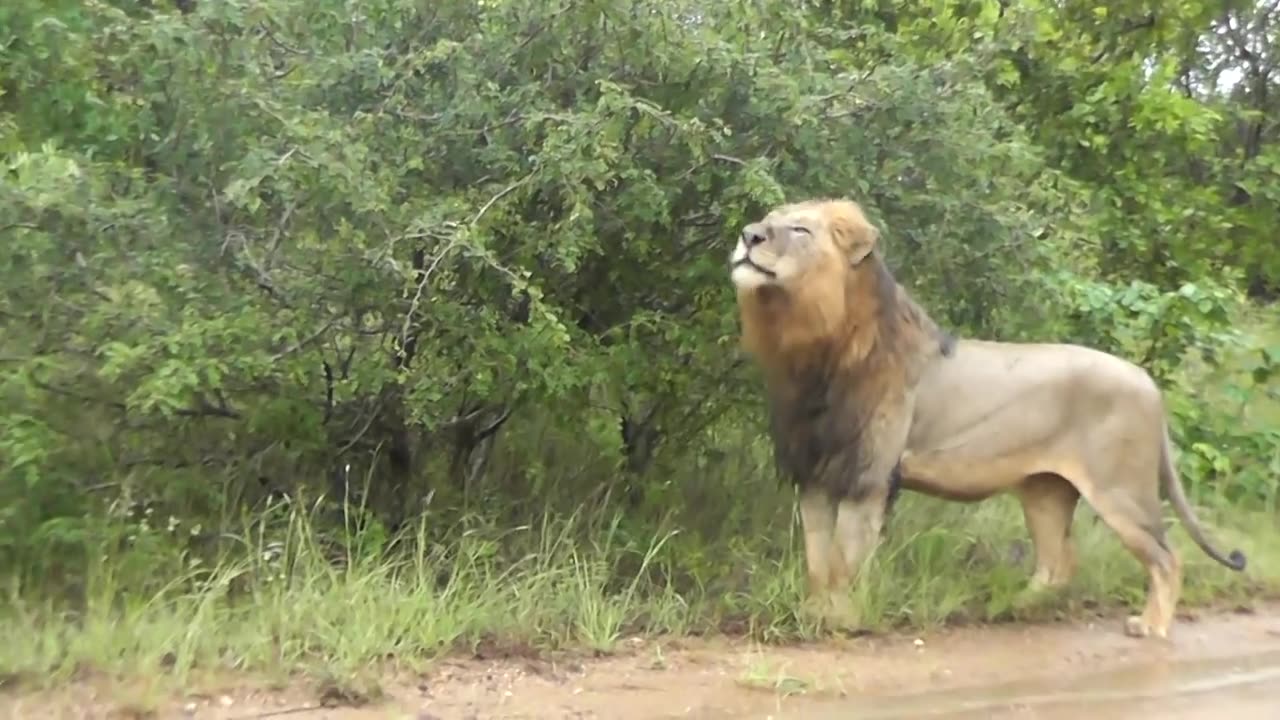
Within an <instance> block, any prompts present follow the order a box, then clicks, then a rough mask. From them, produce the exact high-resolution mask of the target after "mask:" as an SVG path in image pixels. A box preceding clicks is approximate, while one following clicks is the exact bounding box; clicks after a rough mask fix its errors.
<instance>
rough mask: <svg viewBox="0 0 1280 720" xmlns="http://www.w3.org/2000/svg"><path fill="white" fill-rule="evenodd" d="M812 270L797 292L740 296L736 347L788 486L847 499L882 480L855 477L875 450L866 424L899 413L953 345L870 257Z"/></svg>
mask: <svg viewBox="0 0 1280 720" xmlns="http://www.w3.org/2000/svg"><path fill="white" fill-rule="evenodd" d="M821 272H822V271H821V270H819V271H815V277H814V278H813V282H811V283H807V284H806V285H805V286H804V287H805V288H806V291H805V292H804V293H803V294H797V293H790V292H788V291H787V290H783V289H781V288H776V287H771V288H764V289H762V291H757V292H755V293H752V294H749V295H747V296H745V297H743V298H742V300H741V301H742V303H743V306H742V312H743V323H744V328H743V329H744V340H745V341H746V342H747V344H748V349H750V350H751V351H752V352H753V353H754V354H756V356H757V357H758V359H759V360H760V362H761V364H762V365H763V366H764V369H765V373H766V376H767V385H768V395H769V410H770V429H771V435H772V437H773V442H774V448H775V457H776V458H777V462H778V464H779V469H780V470H781V471H782V473H783V474H784V476H786V477H787V478H788V479H789V480H790V481H791V482H794V483H797V484H800V485H802V486H807V485H809V484H811V483H815V484H820V485H822V486H823V487H824V488H825V489H826V490H827V492H829V493H830V494H831V495H832V496H833V497H836V498H844V497H849V498H850V499H855V500H856V499H860V498H862V497H864V496H865V495H866V494H867V493H868V492H869V491H870V490H871V487H872V486H871V485H869V484H868V483H885V482H891V478H865V475H866V473H867V470H868V468H869V466H870V464H871V462H872V461H873V459H874V458H875V457H877V456H878V455H879V454H880V453H881V452H883V451H884V449H883V448H881V444H882V441H881V439H880V438H877V437H875V434H876V432H875V431H876V430H877V429H878V424H877V423H876V422H874V419H876V418H878V417H880V416H882V415H884V414H885V413H894V412H900V411H901V410H902V409H903V408H902V406H903V405H904V404H905V403H906V401H907V397H906V390H907V388H908V387H909V386H911V385H914V383H915V382H916V379H917V378H918V377H919V374H920V372H921V371H922V370H923V368H924V366H925V364H926V363H927V362H929V361H930V360H932V359H933V358H935V357H937V356H938V355H941V356H950V355H951V353H952V351H953V349H954V346H955V340H954V338H952V336H951V335H949V334H948V333H946V332H944V331H943V330H941V329H940V328H939V327H938V326H937V325H936V324H935V323H934V322H933V320H932V319H931V318H930V317H929V316H928V314H927V313H926V312H925V311H924V310H923V309H922V308H921V307H920V306H919V305H917V304H916V302H915V301H914V300H913V299H912V298H911V297H910V295H909V294H908V293H907V292H906V290H905V289H904V288H902V287H901V286H900V285H899V284H898V283H897V282H896V281H895V280H894V278H893V276H892V274H891V273H890V272H889V269H888V267H886V266H885V264H884V262H883V261H882V260H881V258H880V257H879V254H878V253H877V252H872V253H871V254H869V255H868V256H867V257H866V258H864V259H863V261H862V262H861V263H859V264H858V265H857V266H853V267H848V266H846V267H843V268H838V269H836V272H835V273H831V272H829V271H828V272H826V273H824V274H822V275H819V273H821ZM895 406H896V407H895ZM890 489H892V488H890ZM894 494H896V493H894Z"/></svg>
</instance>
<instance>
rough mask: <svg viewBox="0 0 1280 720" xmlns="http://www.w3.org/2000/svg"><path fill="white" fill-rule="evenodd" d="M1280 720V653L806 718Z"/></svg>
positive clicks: (966, 692) (890, 700)
mask: <svg viewBox="0 0 1280 720" xmlns="http://www.w3.org/2000/svg"><path fill="white" fill-rule="evenodd" d="M1146 713H1155V714H1156V716H1158V717H1162V718H1170V717H1176V718H1206V719H1207V718H1218V717H1223V718H1225V717H1227V716H1228V715H1230V716H1234V717H1237V718H1242V717H1243V718H1254V717H1257V718H1263V717H1266V718H1276V717H1280V650H1277V651H1273V652H1266V653H1259V654H1255V655H1250V656H1244V657H1236V658H1231V659H1217V660H1198V661H1195V660H1191V661H1178V662H1167V663H1152V664H1146V665H1140V666H1130V667H1125V668H1117V669H1112V670H1109V671H1105V672H1095V673H1079V674H1070V675H1064V676H1061V677H1059V678H1038V679H1036V680H1034V681H1031V680H1022V681H1018V682H1010V683H1004V684H1000V685H993V686H987V687H981V688H966V689H963V690H948V691H940V692H931V693H919V694H912V695H906V696H897V697H884V698H870V697H869V698H866V699H865V700H862V701H857V700H854V701H850V700H846V701H843V702H840V703H831V706H830V707H829V708H828V707H823V706H822V705H821V704H820V705H817V706H815V707H810V708H805V711H804V713H803V714H804V717H806V718H815V719H818V718H821V719H824V720H825V719H826V718H832V719H834V718H842V719H847V720H896V719H898V718H978V717H984V718H992V717H996V718H1002V717H1010V718H1012V717H1018V718H1045V719H1048V718H1054V719H1055V720H1056V719H1058V718H1061V719H1062V720H1067V719H1072V720H1074V719H1075V718H1078V717H1080V716H1081V715H1085V714H1087V715H1088V716H1089V718H1090V719H1091V720H1110V719H1111V718H1117V719H1118V718H1128V717H1140V716H1144V715H1145V714H1146Z"/></svg>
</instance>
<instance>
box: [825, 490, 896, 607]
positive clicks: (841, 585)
mask: <svg viewBox="0 0 1280 720" xmlns="http://www.w3.org/2000/svg"><path fill="white" fill-rule="evenodd" d="M888 496H889V487H888V485H887V484H883V485H876V486H873V487H872V488H869V492H866V493H865V494H863V495H860V496H859V497H858V498H857V499H854V498H846V499H844V500H841V501H840V502H839V504H838V506H837V509H836V527H835V553H834V556H835V557H834V558H833V560H834V562H833V565H834V566H835V572H834V573H833V578H834V579H833V583H832V586H833V587H832V591H831V594H832V597H833V598H835V601H834V602H835V607H834V610H835V614H836V615H837V616H839V617H840V618H841V620H842V621H843V622H844V623H846V624H853V623H855V622H856V618H854V617H853V607H852V605H851V603H850V601H849V591H850V589H851V588H852V587H853V585H854V584H855V583H856V582H857V581H858V578H859V577H860V576H861V575H862V571H863V569H864V568H865V567H866V565H867V563H868V561H870V559H871V557H872V555H874V554H875V550H876V547H877V546H878V545H879V543H880V530H881V528H882V526H883V525H884V512H885V503H886V501H887V500H888Z"/></svg>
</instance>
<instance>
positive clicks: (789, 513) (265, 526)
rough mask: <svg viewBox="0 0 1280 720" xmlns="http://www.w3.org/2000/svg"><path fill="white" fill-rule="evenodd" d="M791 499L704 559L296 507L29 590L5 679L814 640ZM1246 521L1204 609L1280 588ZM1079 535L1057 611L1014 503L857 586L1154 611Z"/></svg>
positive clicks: (1090, 524) (951, 508) (872, 611)
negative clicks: (203, 558) (196, 560)
mask: <svg viewBox="0 0 1280 720" xmlns="http://www.w3.org/2000/svg"><path fill="white" fill-rule="evenodd" d="M786 498H787V495H786V494H783V493H781V492H780V493H779V496H778V501H779V506H780V511H779V517H780V518H781V520H780V522H779V523H778V525H777V526H776V527H775V528H774V529H773V530H771V531H769V532H760V533H758V534H755V535H749V536H747V535H742V536H737V537H725V538H721V539H719V540H715V541H712V542H711V543H710V544H708V543H707V541H706V540H705V539H704V538H695V539H694V540H693V545H690V544H689V543H688V542H687V539H688V538H689V535H688V534H685V533H682V532H681V529H680V528H678V527H674V526H668V527H666V528H664V529H661V530H659V531H658V532H655V533H651V534H649V535H647V536H640V535H637V534H634V533H631V532H629V531H628V530H626V529H625V524H624V523H623V522H622V520H623V518H622V517H621V516H613V517H610V518H609V519H608V520H607V521H606V520H602V519H600V518H595V519H592V518H591V517H587V516H584V515H568V516H555V515H553V514H546V515H545V516H544V517H543V519H542V521H541V522H540V523H539V524H537V525H533V526H523V527H514V528H500V527H495V526H492V525H486V524H484V523H481V522H479V521H477V520H475V519H470V520H467V521H464V522H462V523H461V525H460V526H459V527H456V528H449V529H448V530H449V531H448V532H444V533H437V532H433V531H432V528H431V527H430V524H431V522H432V518H431V517H430V516H423V517H422V518H421V519H420V520H419V522H418V523H417V524H416V525H415V526H414V527H413V528H411V529H409V530H407V531H405V532H404V533H402V534H401V535H400V536H399V537H396V538H392V539H391V540H392V542H390V543H387V544H386V545H385V546H382V547H376V548H374V547H368V546H367V544H366V542H365V540H364V539H363V537H364V534H363V533H358V532H351V533H348V534H347V535H345V536H344V537H342V538H341V539H340V540H339V541H337V542H334V541H331V540H329V539H327V538H326V537H325V535H324V534H322V533H320V532H318V531H317V530H316V525H315V519H314V513H313V512H310V511H308V510H306V509H305V508H302V507H299V506H298V505H296V504H294V505H291V506H286V507H283V508H277V509H276V510H275V511H274V513H275V518H274V519H273V520H272V521H271V522H257V523H255V525H254V526H253V527H252V528H251V529H249V530H247V531H246V532H245V533H244V534H243V535H242V536H241V537H240V541H241V542H240V546H241V549H240V550H239V551H236V552H232V551H228V552H225V553H224V554H223V556H222V557H221V558H220V559H219V560H218V561H217V562H216V563H215V564H213V566H212V567H209V568H204V567H202V566H201V565H200V564H193V563H192V562H191V560H190V559H189V558H175V557H166V556H165V555H164V553H165V552H166V550H165V549H164V548H165V545H163V544H157V543H150V544H143V543H134V544H133V545H131V546H130V549H127V550H124V551H123V552H121V553H118V554H111V555H103V556H102V557H101V559H100V562H98V563H96V564H95V565H94V566H93V567H92V571H91V572H90V573H89V575H88V578H87V584H86V587H85V588H84V592H83V596H82V601H81V602H79V603H77V604H76V605H77V606H75V607H73V606H71V605H69V604H66V603H62V602H58V601H54V600H51V599H49V597H48V596H47V595H45V594H43V593H42V592H41V591H40V589H39V588H27V587H22V586H19V585H17V584H16V583H15V584H13V585H12V586H11V587H9V588H8V592H7V594H8V597H7V598H6V600H7V601H8V602H6V603H5V604H4V609H3V610H0V623H3V626H4V627H5V628H6V633H5V635H6V637H5V642H4V643H2V644H0V672H3V673H5V674H9V675H11V676H12V675H14V674H16V675H17V676H19V677H23V678H26V679H29V680H32V681H35V682H38V683H48V684H56V683H59V682H62V681H65V680H67V679H69V678H71V677H73V676H74V675H76V674H77V673H78V672H80V671H83V670H86V669H88V670H94V671H98V672H107V673H112V674H116V675H124V676H137V675H148V674H155V673H157V672H161V671H163V672H164V673H167V674H168V675H170V676H171V677H172V678H173V679H174V680H175V681H177V682H179V683H182V682H184V681H185V680H186V679H188V678H189V677H190V674H191V673H192V672H201V671H215V672H217V671H224V670H239V671H254V672H258V673H262V672H267V673H281V672H293V671H304V672H309V673H325V674H328V673H350V672H354V671H356V670H358V669H359V668H361V667H364V666H367V665H369V664H370V663H392V664H395V665H399V666H403V667H409V668H417V667H420V666H421V665H422V664H424V663H429V662H430V661H431V660H433V659H434V658H437V657H438V656H439V655H440V654H442V653H445V652H449V651H451V650H456V649H474V648H476V647H477V646H478V645H481V644H483V645H486V646H489V647H490V648H492V649H498V650H502V649H505V650H507V651H515V652H526V651H536V650H539V649H550V648H564V647H571V646H572V647H587V648H591V649H594V650H596V651H600V652H609V651H610V650H611V649H612V648H613V647H614V645H615V644H616V643H617V642H618V641H619V640H620V639H621V638H623V637H624V636H626V635H627V634H630V633H678V634H686V633H698V632H708V631H717V630H725V629H728V630H732V631H737V630H741V631H742V632H746V633H750V634H751V635H753V636H755V637H757V638H759V639H761V640H764V641H776V640H785V639H794V638H806V637H813V636H814V635H815V633H816V632H817V629H816V628H815V627H813V626H812V625H810V624H809V623H808V622H807V621H806V620H805V619H804V618H802V617H799V616H798V615H797V614H796V610H797V608H799V606H800V600H801V596H802V592H803V585H802V583H803V573H802V570H801V567H800V562H801V553H800V545H799V542H800V541H799V537H798V533H797V532H796V528H797V522H798V521H797V518H796V513H795V508H794V505H793V504H790V503H788V501H787V499H786ZM349 510H350V511H351V512H352V513H353V514H354V512H355V510H354V509H349ZM1214 515H1215V514H1213V513H1206V517H1213V516H1214ZM1230 515H1231V519H1230V522H1229V523H1227V524H1226V526H1225V527H1216V528H1215V531H1216V533H1217V535H1218V536H1220V537H1221V538H1222V542H1223V543H1225V544H1229V545H1233V546H1235V545H1238V546H1240V547H1242V548H1243V549H1244V550H1245V551H1246V552H1247V553H1248V554H1249V556H1250V561H1251V564H1250V571H1249V573H1248V576H1242V575H1239V574H1236V573H1232V572H1230V571H1228V570H1226V569H1224V568H1221V567H1220V566H1217V565H1215V564H1213V563H1212V562H1211V561H1209V560H1208V559H1207V558H1205V557H1204V555H1203V554H1201V553H1200V552H1199V551H1198V550H1196V549H1195V548H1194V547H1193V546H1191V545H1190V542H1189V540H1187V538H1186V535H1185V533H1182V532H1180V531H1175V532H1174V533H1173V538H1174V540H1175V542H1176V544H1177V545H1178V547H1179V548H1180V550H1181V551H1182V553H1183V556H1184V558H1185V559H1186V561H1187V563H1186V576H1187V583H1186V590H1185V595H1184V602H1185V603H1187V604H1195V603H1200V602H1205V601H1208V600H1211V599H1221V598H1228V599H1245V598H1247V597H1250V596H1253V595H1254V594H1255V593H1257V592H1258V591H1260V590H1265V591H1271V590H1274V589H1277V588H1280V528H1278V527H1277V524H1276V521H1275V516H1274V514H1273V513H1272V512H1263V511H1258V512H1256V513H1242V512H1239V511H1232V512H1231V513H1230ZM259 520H261V519H259ZM1075 528H1076V532H1075V537H1076V539H1077V542H1078V548H1079V553H1080V559H1081V562H1080V572H1079V574H1078V576H1077V577H1076V579H1075V582H1074V583H1073V584H1072V585H1071V586H1070V587H1069V588H1068V589H1067V590H1066V591H1065V592H1064V593H1062V594H1061V595H1060V596H1058V597H1057V598H1055V599H1052V600H1051V601H1049V602H1048V603H1046V604H1045V605H1041V606H1037V607H1031V608H1023V609H1016V604H1015V602H1014V600H1015V596H1016V595H1017V593H1018V592H1019V591H1020V590H1021V589H1022V588H1023V586H1024V584H1025V582H1026V579H1027V574H1028V572H1029V570H1030V563H1031V557H1030V556H1031V554H1032V553H1031V551H1030V546H1029V544H1028V542H1027V540H1026V531H1025V529H1024V527H1023V525H1022V518H1021V514H1020V511H1019V510H1018V507H1017V505H1016V503H1015V502H1013V501H1012V500H1011V499H1008V498H1005V499H996V500H993V501H989V502H987V503H983V504H980V505H969V506H964V505H956V504H950V503H945V502H941V501H936V500H932V499H928V498H923V497H919V496H906V497H904V499H903V501H902V503H901V505H900V506H899V508H898V511H897V512H896V513H895V515H894V518H893V519H892V521H891V525H890V528H889V532H888V533H887V537H886V539H885V541H884V543H883V544H882V546H881V547H880V549H879V551H878V553H877V555H876V559H875V561H874V562H873V563H872V565H871V566H870V567H869V569H868V572H867V574H866V575H865V576H864V579H863V582H862V583H861V584H860V585H859V587H858V589H857V591H856V599H857V602H858V606H859V607H860V608H861V610H862V620H863V623H864V624H865V626H866V627H867V628H868V629H880V630H883V629H886V628H889V627H891V626H909V627H928V626H932V625H936V624H938V623H941V622H944V621H957V620H961V621H962V620H999V619H1010V618H1018V617H1040V618H1043V617H1049V616H1050V615H1051V614H1052V613H1053V612H1054V611H1055V610H1065V609H1076V610H1078V609H1079V608H1081V607H1083V606H1092V605H1097V606H1104V607H1105V606H1115V605H1117V604H1119V603H1133V604H1135V605H1136V604H1138V603H1140V602H1141V600H1142V597H1143V593H1144V592H1145V576H1144V574H1143V572H1142V570H1141V568H1140V566H1139V565H1138V564H1137V562H1136V561H1135V560H1134V559H1133V558H1132V557H1131V556H1130V555H1129V554H1128V553H1127V552H1126V551H1125V550H1124V549H1123V548H1122V547H1121V546H1120V545H1119V543H1118V542H1117V541H1116V540H1115V539H1114V536H1113V535H1112V534H1111V533H1110V531H1109V530H1107V529H1106V528H1105V526H1103V525H1102V524H1100V523H1097V522H1095V521H1094V520H1093V518H1092V517H1091V512H1090V511H1089V510H1088V509H1087V508H1086V507H1084V506H1082V508H1081V511H1080V513H1079V515H1078V516H1077V521H1076V525H1075ZM436 537H451V538H453V540H452V541H450V542H447V543H441V542H439V541H437V540H435V539H434V538H436ZM173 547H176V545H174V546H173ZM174 552H177V551H174ZM175 566H185V567H186V569H185V570H184V571H182V572H176V573H172V574H170V575H168V576H167V577H157V576H156V575H155V574H153V573H151V572H149V571H148V568H155V567H175Z"/></svg>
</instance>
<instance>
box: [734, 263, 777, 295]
mask: <svg viewBox="0 0 1280 720" xmlns="http://www.w3.org/2000/svg"><path fill="white" fill-rule="evenodd" d="M729 278H730V279H731V280H733V284H734V286H736V287H737V288H738V289H739V290H756V289H758V288H762V287H764V286H766V285H772V284H773V283H774V278H773V276H772V274H770V273H769V272H768V271H766V270H764V269H763V268H758V267H756V266H755V265H752V264H750V263H745V262H743V263H738V264H736V265H734V266H733V270H731V271H730V273H729Z"/></svg>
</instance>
